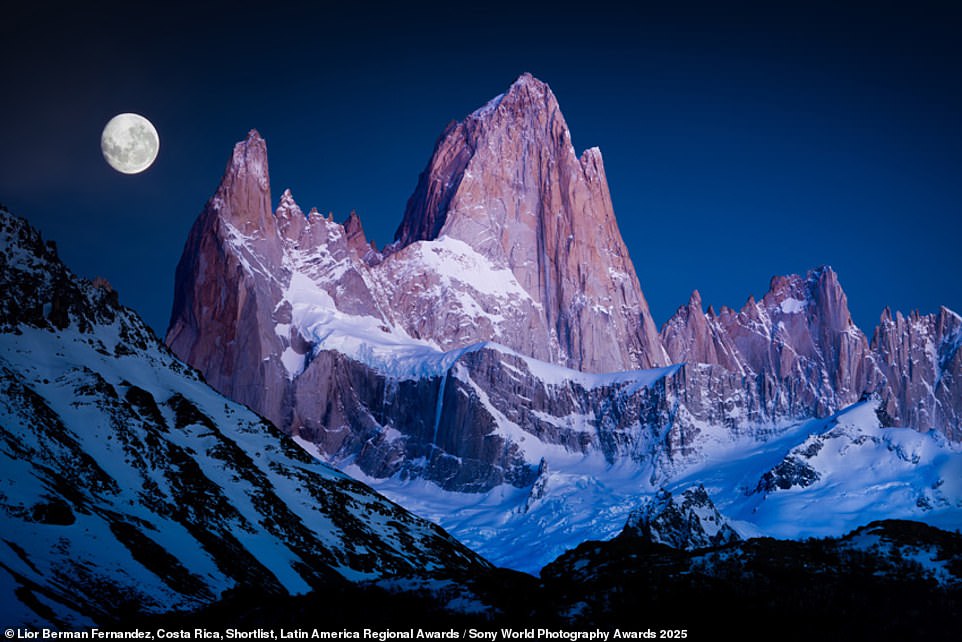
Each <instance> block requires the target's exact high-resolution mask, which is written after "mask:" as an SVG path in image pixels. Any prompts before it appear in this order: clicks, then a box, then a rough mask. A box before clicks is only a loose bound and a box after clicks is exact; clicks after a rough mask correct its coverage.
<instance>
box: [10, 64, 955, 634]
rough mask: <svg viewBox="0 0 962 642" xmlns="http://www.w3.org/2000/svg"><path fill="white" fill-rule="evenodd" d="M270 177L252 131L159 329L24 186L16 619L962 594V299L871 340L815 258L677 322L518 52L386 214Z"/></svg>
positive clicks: (635, 617)
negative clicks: (34, 207) (30, 210)
mask: <svg viewBox="0 0 962 642" xmlns="http://www.w3.org/2000/svg"><path fill="white" fill-rule="evenodd" d="M273 203H274V201H273V197H272V193H271V187H270V175H269V171H268V162H267V145H266V142H265V141H264V139H263V138H262V137H261V136H260V135H259V134H258V133H257V132H256V131H251V132H250V133H249V134H248V136H247V137H246V138H245V139H244V140H243V141H241V142H239V143H237V144H236V145H235V147H234V149H233V153H232V154H231V156H230V159H229V161H228V164H227V168H226V170H225V173H224V176H223V178H222V179H221V183H220V185H219V186H218V187H217V188H216V190H215V192H214V194H213V196H212V197H211V199H210V200H209V201H208V203H207V204H206V206H205V207H204V208H203V210H202V212H201V214H200V216H199V217H198V218H197V220H196V222H195V224H194V226H193V228H192V229H191V231H190V234H189V236H188V239H187V242H186V244H185V248H184V252H183V255H182V258H181V260H180V263H179V264H178V267H177V272H176V275H175V296H174V303H173V309H172V314H171V321H170V326H169V329H168V331H167V334H166V338H165V340H164V341H163V342H162V341H160V340H159V339H158V338H157V337H156V336H155V335H154V334H153V332H152V331H151V330H150V329H149V328H147V327H146V326H145V324H144V323H143V322H142V321H141V320H140V318H139V317H138V316H137V314H136V313H135V312H134V311H132V310H130V309H128V308H125V307H124V306H123V305H121V303H120V298H119V295H118V293H117V292H115V291H114V290H113V289H112V287H111V286H110V284H109V283H107V282H106V281H104V280H102V279H97V280H94V281H88V280H85V279H82V278H79V277H77V276H76V275H74V274H73V273H72V272H71V271H70V270H69V268H68V267H67V266H65V265H64V264H63V263H62V262H61V261H60V259H59V258H58V256H57V253H56V248H55V246H54V245H53V244H52V243H49V242H45V241H44V240H43V239H42V238H41V236H40V234H39V233H38V232H37V231H36V230H34V229H33V228H31V227H30V225H29V224H28V223H27V222H26V221H25V220H24V219H21V218H18V217H16V216H14V215H13V214H11V213H9V212H7V211H6V210H5V209H4V208H0V249H2V251H0V283H2V287H3V297H2V298H0V383H2V387H0V458H2V459H3V467H2V471H3V472H2V474H0V522H2V525H3V530H2V532H3V535H2V537H0V539H2V545H0V595H2V605H3V606H2V613H0V615H2V616H3V620H4V622H10V623H13V624H15V625H18V626H20V625H22V626H53V627H55V628H64V629H71V628H73V629H75V628H81V627H85V626H93V625H100V626H104V625H110V624H113V625H116V626H122V625H124V624H125V623H128V624H129V623H132V622H137V623H140V622H145V621H146V622H154V623H161V624H163V625H165V626H166V625H174V624H183V625H184V626H187V625H188V624H190V623H201V622H210V621H215V622H217V621H221V622H222V623H223V625H224V626H234V625H239V624H247V625H250V626H262V625H263V626H276V625H278V623H282V624H283V623H295V622H298V621H299V620H300V619H303V617H304V616H305V614H306V613H310V614H312V616H314V617H323V619H324V621H325V622H326V623H327V624H329V625H330V626H335V625H349V624H357V622H358V620H357V619H356V617H357V613H358V610H359V608H360V607H359V605H364V617H365V618H367V619H366V620H365V621H366V622H374V623H382V624H389V625H394V624H397V623H398V622H402V621H404V622H422V623H423V622H425V621H430V622H434V623H436V624H439V625H440V624H445V623H449V622H453V623H458V624H465V623H469V624H481V625H483V624H490V623H492V622H514V623H527V625H530V624H531V623H533V622H539V623H544V624H546V625H552V626H586V627H587V626H601V625H607V626H614V625H624V626H638V625H640V623H642V621H643V622H644V623H645V625H646V626H655V625H657V626H664V627H666V630H673V628H684V627H678V624H679V623H685V622H689V623H690V621H691V614H692V609H693V608H696V607H694V606H693V604H694V603H697V604H700V605H702V606H700V607H697V608H701V609H702V611H701V612H702V615H706V614H707V615H706V618H707V619H706V618H702V619H703V626H708V627H710V626H712V624H711V622H710V620H713V619H714V620H717V619H718V618H727V619H728V621H739V622H747V624H746V625H745V626H746V627H749V628H750V626H749V625H750V624H751V622H750V620H751V619H752V618H753V617H755V616H758V615H759V614H761V616H760V617H761V618H762V620H764V621H766V622H767V621H768V620H766V619H765V618H769V619H770V618H771V617H784V616H785V615H786V614H790V616H791V617H792V618H793V620H795V619H797V620H799V621H804V623H802V624H799V625H798V626H797V627H796V628H795V629H794V630H793V631H794V634H797V636H801V637H804V636H808V635H813V634H818V633H824V629H822V630H819V629H818V627H825V626H832V627H833V629H832V630H836V631H839V630H847V631H850V632H852V634H854V631H855V627H856V626H861V625H863V624H864V620H866V619H870V618H872V617H873V616H874V617H875V619H874V620H873V621H874V624H875V625H876V628H877V629H878V631H877V633H878V634H879V635H885V634H888V635H895V636H900V635H904V634H909V633H915V634H918V633H919V632H932V633H936V632H941V631H944V630H945V628H946V627H947V626H950V625H951V623H952V622H953V621H957V618H958V617H959V616H962V596H960V594H959V592H960V591H962V540H960V537H959V535H958V533H957V532H955V533H953V532H951V531H953V530H954V531H958V529H959V527H960V526H962V445H960V442H962V355H960V349H959V348H960V346H962V318H960V317H959V316H958V315H957V314H955V313H954V312H952V311H950V310H948V309H946V308H942V309H941V310H939V312H937V313H935V314H931V315H920V314H918V313H912V314H911V315H909V316H904V315H902V314H900V313H894V314H893V313H892V312H891V311H889V310H885V311H884V312H883V313H882V317H881V320H880V323H879V325H878V327H877V328H876V329H875V331H874V333H873V336H872V338H871V340H870V339H869V338H868V337H866V336H865V335H864V334H863V333H862V332H861V330H859V328H858V327H857V326H855V324H854V323H853V322H852V319H851V317H850V315H849V312H848V306H847V299H846V295H845V293H844V291H843V290H842V287H841V285H840V284H839V278H838V275H836V274H835V272H834V271H833V270H832V269H831V268H830V267H827V266H822V267H817V268H815V269H813V270H811V271H809V272H808V273H807V274H805V275H788V276H776V277H774V278H772V280H771V283H770V287H769V291H768V293H767V294H766V295H765V296H764V297H762V298H761V299H760V300H757V301H756V300H755V299H754V298H749V300H748V302H747V303H746V304H745V306H744V307H743V308H742V309H741V310H739V311H735V310H732V309H729V308H721V309H720V310H718V311H716V310H715V309H714V308H713V307H711V306H709V307H708V308H707V309H705V307H704V304H703V302H702V301H701V298H700V296H699V294H698V293H697V292H695V293H693V294H692V296H691V298H690V300H689V301H688V303H687V304H686V305H683V306H681V307H680V308H679V309H678V311H677V312H676V313H675V315H674V316H673V317H672V318H671V319H670V320H669V321H668V322H667V323H665V324H664V325H663V326H662V327H661V328H660V329H659V328H658V327H657V326H656V325H655V323H654V320H653V319H652V317H651V313H650V311H649V310H648V306H647V303H646V301H645V297H644V295H643V293H642V289H641V284H640V280H639V278H638V275H637V274H636V272H635V270H634V267H633V264H632V262H631V259H630V257H629V255H628V251H627V248H626V247H625V244H624V242H623V241H622V238H621V235H620V232H619V230H618V226H617V222H616V220H615V215H614V211H613V207H612V203H611V196H610V194H609V191H608V186H607V181H606V178H605V171H604V166H603V162H602V157H601V153H600V151H599V150H598V149H596V148H592V149H589V150H586V151H585V152H583V153H582V154H580V155H578V154H577V153H576V152H575V150H574V148H573V147H572V145H571V136H570V133H569V131H568V128H567V125H566V123H565V121H564V118H563V116H562V114H561V111H560V108H559V106H558V102H557V100H556V98H555V96H554V94H553V93H552V91H551V90H550V88H549V87H548V86H547V85H546V84H545V83H543V82H541V81H539V80H537V79H535V78H533V77H532V76H530V75H528V74H524V75H522V76H521V77H520V78H519V79H518V80H517V81H516V82H515V83H514V84H512V85H511V87H509V88H508V90H507V91H506V92H505V93H504V94H502V95H499V96H497V97H495V98H494V99H492V100H491V101H489V102H488V103H486V104H485V105H484V106H482V107H481V108H480V109H478V110H477V111H475V112H473V113H471V114H469V115H468V116H467V117H466V118H464V120H462V121H461V122H453V123H452V124H451V125H449V126H448V127H447V128H446V129H445V130H444V132H443V133H442V134H441V137H440V138H439V140H438V142H437V144H436V145H435V148H434V151H433V153H432V155H431V158H430V160H429V162H428V166H427V168H426V169H425V170H424V172H423V173H422V174H421V176H420V178H419V180H418V183H417V186H416V188H415V190H414V193H413V195H412V196H411V198H410V200H409V201H408V203H407V206H406V209H405V212H404V215H403V217H402V219H401V222H400V225H399V227H398V230H397V232H396V235H395V240H394V241H393V242H392V243H391V244H389V245H387V246H385V247H383V248H381V249H378V248H377V246H376V245H375V244H374V243H371V242H369V241H368V240H367V238H366V236H365V233H364V231H363V227H362V224H361V220H360V218H359V217H358V216H357V215H356V214H354V213H352V214H351V215H350V216H349V217H348V218H347V220H346V221H345V222H344V223H343V224H342V223H337V222H335V221H334V220H333V217H332V216H326V217H325V216H322V215H321V214H319V213H318V212H317V211H316V210H310V211H309V212H307V213H304V211H303V210H302V209H301V207H300V206H299V205H298V204H297V203H296V201H295V200H294V197H293V195H292V193H291V191H290V190H285V191H284V192H283V193H282V194H281V196H280V199H279V204H278V205H277V206H276V207H275V206H274V205H273ZM909 520H910V521H909ZM517 571H522V572H517ZM813 584H817V585H818V586H819V589H820V592H819V593H818V595H817V596H815V595H813V594H811V593H808V592H806V590H805V589H804V587H808V586H811V585H813ZM799 587H802V588H799ZM773 595H776V596H778V597H777V599H776V598H773V597H772V596H773ZM626 596H634V597H626ZM637 596H644V599H643V600H642V601H643V602H644V603H645V604H646V605H647V606H646V607H645V608H644V609H642V610H641V611H640V612H639V609H638V602H639V599H638V597H637ZM839 608H841V609H842V611H844V613H847V614H849V615H850V619H848V620H847V619H846V618H844V617H840V616H839V611H838V609H839ZM900 608H901V609H902V610H900ZM880 610H881V612H882V614H883V616H882V617H878V615H879V613H880ZM708 616H710V617H708ZM425 618H430V619H427V620H426V619H425ZM706 622H707V624H705V623H706ZM656 623H657V624H656ZM746 630H747V629H746ZM706 631H707V630H706ZM782 633H783V637H786V639H790V638H792V635H793V632H792V631H783V632H782ZM801 637H799V639H801Z"/></svg>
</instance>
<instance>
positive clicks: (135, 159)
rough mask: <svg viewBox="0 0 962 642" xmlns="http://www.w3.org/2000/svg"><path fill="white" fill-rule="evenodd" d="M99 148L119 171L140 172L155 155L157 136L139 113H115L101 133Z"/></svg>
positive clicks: (152, 160)
mask: <svg viewBox="0 0 962 642" xmlns="http://www.w3.org/2000/svg"><path fill="white" fill-rule="evenodd" d="M100 151H102V152H103V154H104V160H106V161H107V163H108V164H109V165H110V166H111V167H113V168H114V169H115V170H117V171H118V172H122V173H124V174H139V173H140V172H142V171H144V170H145V169H147V168H148V167H150V166H151V164H152V163H153V162H154V159H155V158H157V152H159V151H160V137H159V136H158V135H157V130H156V129H155V128H154V125H153V123H151V122H150V121H149V120H147V119H146V118H144V117H143V116H141V115H140V114H117V115H116V116H114V117H113V118H111V119H110V121H109V122H108V123H107V126H106V127H104V132H103V134H101V135H100Z"/></svg>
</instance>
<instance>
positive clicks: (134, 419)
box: [0, 210, 489, 627]
mask: <svg viewBox="0 0 962 642" xmlns="http://www.w3.org/2000/svg"><path fill="white" fill-rule="evenodd" d="M0 288H2V291H3V297H2V298H0V471H2V472H0V532H2V543H0V619H2V620H3V622H5V623H6V625H7V626H13V625H16V624H33V625H41V624H44V623H46V624H55V625H58V626H71V627H73V626H82V625H86V624H90V623H92V622H104V621H110V620H111V619H112V618H114V617H117V616H118V615H120V614H123V615H124V616H125V617H128V618H129V617H131V616H133V615H135V614H137V613H145V614H148V613H157V612H166V611H170V610H189V609H193V608H196V607H198V606H200V605H203V604H207V603H210V602H212V601H214V600H216V599H218V598H219V597H220V596H221V595H222V594H223V593H224V592H225V591H227V590H229V589H235V588H240V587H246V588H249V589H255V590H258V591H262V592H265V593H278V594H283V593H290V594H297V593H305V592H308V591H311V590H313V589H320V590H323V589H324V588H325V587H332V586H333V587H336V586H340V585H342V584H344V583H345V582H363V581H368V582H370V581H374V582H377V581H386V580H390V581H391V582H392V583H397V582H398V581H399V580H401V579H402V578H405V577H409V578H413V579H414V580H418V579H420V580H421V581H424V580H440V581H452V579H453V578H455V577H458V576H462V575H464V574H470V573H477V572H479V571H483V570H484V569H487V568H489V565H488V564H487V562H485V561H484V560H482V559H481V558H479V557H478V556H477V555H475V554H474V553H472V552H471V551H469V550H467V549H466V548H464V547H463V546H462V545H460V544H459V543H458V542H456V541H455V540H453V539H452V538H451V537H450V536H448V535H447V534H446V533H444V532H443V531H441V530H440V529H439V528H438V527H437V526H435V525H434V524H432V523H429V522H427V521H425V520H423V519H420V518H418V517H415V516H413V515H412V514H410V513H408V512H407V511H405V510H404V509H402V508H400V507H399V506H397V505H396V504H393V503H391V502H390V501H388V500H386V499H385V498H383V497H382V496H379V495H378V494H376V493H375V492H373V491H371V490H370V489H369V488H367V487H365V486H364V485H363V484H360V483H358V482H357V481H355V480H353V479H351V478H349V477H347V476H345V475H343V474H341V473H339V472H337V471H335V470H333V469H331V468H329V467H328V466H326V465H324V464H322V463H320V462H317V461H316V460H314V459H312V458H311V457H309V456H307V455H306V454H305V453H304V452H303V450H301V449H300V448H298V447H297V446H296V445H295V444H294V442H293V441H291V440H290V439H289V438H286V437H284V436H283V435H282V434H281V433H280V432H279V431H278V430H277V429H276V428H274V427H273V426H272V425H270V424H269V423H267V422H266V421H264V420H263V419H261V418H260V417H259V416H257V415H255V414H254V413H253V412H251V411H250V410H249V409H247V408H246V407H244V406H242V405H240V404H238V403H236V402H234V401H231V400H229V399H227V398H225V397H223V396H221V395H220V394H219V393H217V392H215V391H214V390H212V389H211V388H210V387H209V386H207V385H206V384H205V383H204V382H203V380H202V379H201V378H200V376H199V375H198V374H197V373H196V372H195V371H194V370H192V369H190V368H188V367H187V366H185V365H184V364H182V363H181V362H179V361H178V360H177V359H176V358H175V357H174V356H173V355H171V354H170V352H169V351H168V350H167V349H166V348H165V347H164V346H163V345H162V344H161V343H160V342H159V340H158V339H157V338H156V337H155V336H154V335H153V334H152V332H150V330H149V329H148V328H146V326H145V325H144V324H143V323H142V321H141V320H140V319H139V318H138V317H137V316H136V315H135V314H134V313H132V312H131V311H130V310H128V309H126V308H123V307H122V306H120V305H119V304H118V301H117V295H116V293H114V292H113V291H112V290H111V288H110V287H109V285H107V284H106V283H104V282H102V281H100V282H94V283H90V282H88V281H84V280H81V279H78V278H76V277H75V276H73V275H72V274H71V273H70V272H69V270H68V269H67V268H66V267H64V265H63V264H62V263H61V262H60V261H59V259H58V258H57V256H56V252H55V249H54V248H53V247H52V245H50V244H45V243H43V241H42V239H41V238H40V237H39V235H38V234H37V232H36V231H34V230H33V229H31V228H30V226H29V225H28V224H27V223H26V222H25V221H23V220H22V219H19V218H17V217H15V216H13V215H11V214H9V213H8V212H6V211H2V210H0Z"/></svg>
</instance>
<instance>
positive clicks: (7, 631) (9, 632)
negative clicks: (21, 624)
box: [3, 629, 17, 638]
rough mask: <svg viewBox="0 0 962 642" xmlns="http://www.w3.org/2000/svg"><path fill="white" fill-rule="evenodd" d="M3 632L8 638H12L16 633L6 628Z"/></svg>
mask: <svg viewBox="0 0 962 642" xmlns="http://www.w3.org/2000/svg"><path fill="white" fill-rule="evenodd" d="M3 634H4V635H5V636H7V637H8V638H12V637H14V636H16V635H17V632H16V631H14V630H13V629H7V630H6V631H4V632H3Z"/></svg>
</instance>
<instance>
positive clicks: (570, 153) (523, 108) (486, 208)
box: [396, 74, 668, 371]
mask: <svg viewBox="0 0 962 642" xmlns="http://www.w3.org/2000/svg"><path fill="white" fill-rule="evenodd" d="M440 236H448V237H452V238H455V239H459V240H461V241H463V242H465V243H467V244H468V245H470V246H471V247H472V248H474V249H475V250H476V251H477V252H478V253H480V254H482V255H483V256H485V257H488V258H489V259H490V260H491V261H492V262H494V263H495V264H496V265H498V266H503V267H507V268H510V269H511V270H512V272H513V273H514V275H515V277H516V278H517V280H518V282H519V283H520V285H521V286H522V287H523V288H524V289H525V290H526V291H527V292H528V293H529V294H530V296H531V297H532V299H533V300H534V301H535V302H536V303H537V304H538V305H539V306H541V309H542V310H543V322H544V323H545V325H546V328H547V331H548V333H549V336H551V337H552V339H553V341H554V343H555V344H556V350H555V355H554V357H553V360H554V361H556V362H558V363H561V364H563V365H566V366H569V367H573V368H577V369H580V370H586V371H612V370H624V369H630V368H639V367H640V368H645V367H653V366H659V365H664V364H666V363H667V361H668V359H667V355H666V354H665V352H664V350H663V349H662V346H661V343H660V341H659V339H658V335H657V330H656V328H655V325H654V323H653V321H652V319H651V314H650V312H649V310H648V305H647V302H646V301H645V299H644V296H643V295H642V293H641V288H640V286H639V284H638V278H637V276H636V275H635V270H634V267H633V265H632V263H631V258H630V257H629V255H628V250H627V248H626V247H625V244H624V241H623V240H622V238H621V233H620V232H619V230H618V225H617V222H616V221H615V216H614V211H613V208H612V204H611V196H610V194H609V192H608V184H607V181H606V178H605V172H604V163H603V162H602V157H601V152H600V151H599V150H598V149H597V148H592V149H589V150H587V151H585V152H584V153H583V154H582V155H581V157H580V158H579V157H578V156H577V155H576V154H575V150H574V148H573V147H572V145H571V136H570V134H569V132H568V126H567V124H566V123H565V120H564V116H563V115H562V114H561V110H560V108H559V107H558V101H557V99H556V98H555V96H554V93H553V92H552V91H551V89H550V88H549V87H548V85H546V84H545V83H543V82H541V81H539V80H537V79H536V78H534V77H532V76H531V75H530V74H524V75H522V76H521V77H520V78H518V80H517V81H516V82H515V83H514V84H513V85H511V87H510V88H509V89H508V91H507V92H506V93H505V94H503V95H501V96H498V97H496V98H494V99H493V100H491V101H489V102H488V103H487V104H486V105H485V106H483V107H482V108H480V109H478V110H477V111H475V112H473V113H472V114H470V115H469V116H468V117H467V118H465V119H464V120H463V121H462V122H460V123H454V124H451V125H449V126H448V128H447V129H446V130H445V132H444V134H442V136H441V139H440V140H439V141H438V143H437V145H436V146H435V150H434V153H433V155H432V158H431V160H430V162H429V164H428V167H427V168H426V169H425V171H424V172H423V173H422V174H421V177H420V180H419V182H418V186H417V188H416V190H415V192H414V195H413V196H412V197H411V199H410V200H409V201H408V206H407V209H406V211H405V215H404V219H403V220H402V222H401V225H400V227H399V228H398V231H397V233H396V242H397V244H398V246H400V247H404V246H406V245H409V244H411V243H414V242H416V241H419V240H431V239H435V238H438V237H440Z"/></svg>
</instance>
